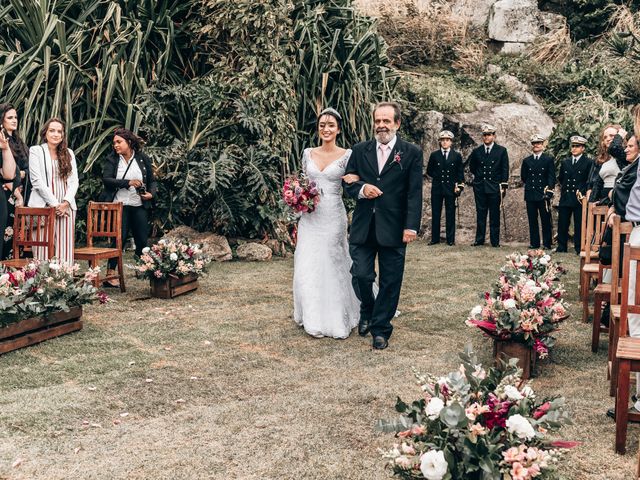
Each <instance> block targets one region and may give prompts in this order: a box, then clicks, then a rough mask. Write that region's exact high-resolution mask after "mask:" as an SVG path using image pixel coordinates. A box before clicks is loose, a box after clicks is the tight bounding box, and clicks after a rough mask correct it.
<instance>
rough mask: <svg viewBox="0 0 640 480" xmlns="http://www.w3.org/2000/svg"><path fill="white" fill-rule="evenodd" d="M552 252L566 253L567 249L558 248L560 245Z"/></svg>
mask: <svg viewBox="0 0 640 480" xmlns="http://www.w3.org/2000/svg"><path fill="white" fill-rule="evenodd" d="M554 252H555V253H567V249H566V248H560V247H558V248H556V249H555V250H554Z"/></svg>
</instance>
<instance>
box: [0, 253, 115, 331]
mask: <svg viewBox="0 0 640 480" xmlns="http://www.w3.org/2000/svg"><path fill="white" fill-rule="evenodd" d="M79 268H80V267H79V265H77V264H75V265H73V266H65V265H63V264H61V263H59V262H58V261H57V260H56V259H52V260H49V261H38V260H34V261H33V262H31V263H29V264H27V265H26V266H25V267H23V268H18V269H11V270H9V269H4V268H3V267H2V266H0V327H3V326H6V325H9V324H11V323H14V322H18V321H20V320H24V319H25V318H30V317H36V316H39V315H46V314H49V313H53V312H59V311H69V309H70V308H71V307H77V306H81V305H85V304H89V303H94V302H95V301H99V302H100V303H105V302H107V301H108V297H107V295H106V294H104V293H103V292H98V290H97V289H96V288H95V287H94V286H93V285H92V282H93V280H94V279H95V278H96V275H98V272H99V270H100V269H99V268H97V269H89V270H87V272H86V273H85V274H84V276H83V277H82V278H79V279H78V278H76V274H77V273H78V270H79Z"/></svg>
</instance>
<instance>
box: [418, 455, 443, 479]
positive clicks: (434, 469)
mask: <svg viewBox="0 0 640 480" xmlns="http://www.w3.org/2000/svg"><path fill="white" fill-rule="evenodd" d="M448 468H449V464H448V463H447V461H446V460H445V459H444V452H443V451H442V450H429V451H428V452H427V453H425V454H424V455H422V457H420V471H421V472H422V475H424V478H426V479H427V480H442V477H444V476H445V475H446V474H447V469H448Z"/></svg>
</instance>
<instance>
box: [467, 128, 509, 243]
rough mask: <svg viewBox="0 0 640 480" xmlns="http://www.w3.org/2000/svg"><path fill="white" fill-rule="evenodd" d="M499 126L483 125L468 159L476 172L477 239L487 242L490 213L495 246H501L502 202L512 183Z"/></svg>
mask: <svg viewBox="0 0 640 480" xmlns="http://www.w3.org/2000/svg"><path fill="white" fill-rule="evenodd" d="M495 139H496V128H495V127H493V126H491V125H487V124H485V125H483V126H482V143H483V144H482V145H480V146H479V147H477V148H475V149H474V150H473V151H472V152H471V155H469V159H468V160H467V163H468V164H469V171H470V172H471V174H472V175H473V194H474V198H475V201H476V217H477V221H476V241H475V242H474V243H473V245H474V246H479V245H484V241H485V236H486V232H487V212H488V213H489V222H490V224H489V239H490V240H491V246H492V247H499V246H500V206H501V204H502V200H503V199H504V196H505V194H506V192H507V187H508V186H509V183H508V182H509V155H508V153H507V149H506V148H504V147H503V146H502V145H498V144H497V143H495Z"/></svg>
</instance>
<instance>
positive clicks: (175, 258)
mask: <svg viewBox="0 0 640 480" xmlns="http://www.w3.org/2000/svg"><path fill="white" fill-rule="evenodd" d="M169 258H170V259H171V260H173V261H174V262H175V261H176V260H178V254H177V253H172V254H171V255H169Z"/></svg>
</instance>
